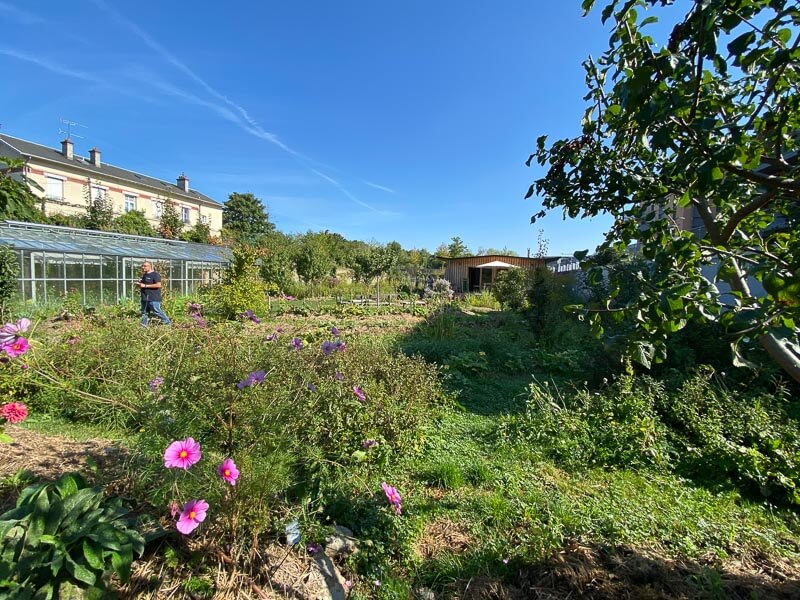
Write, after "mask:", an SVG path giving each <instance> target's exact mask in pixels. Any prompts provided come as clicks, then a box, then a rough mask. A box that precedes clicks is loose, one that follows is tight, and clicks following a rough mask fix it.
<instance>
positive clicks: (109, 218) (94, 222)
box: [83, 183, 114, 231]
mask: <svg viewBox="0 0 800 600" xmlns="http://www.w3.org/2000/svg"><path fill="white" fill-rule="evenodd" d="M84 196H85V197H86V214H85V215H84V216H83V226H84V227H86V229H94V230H96V231H111V229H112V225H113V223H114V203H113V202H112V201H111V198H109V197H108V192H106V191H105V190H104V189H101V188H95V187H92V186H90V185H89V184H88V183H87V184H86V187H85V190H84Z"/></svg>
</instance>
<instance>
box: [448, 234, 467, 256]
mask: <svg viewBox="0 0 800 600" xmlns="http://www.w3.org/2000/svg"><path fill="white" fill-rule="evenodd" d="M447 255H448V256H449V257H450V258H458V257H459V256H468V255H469V248H467V245H466V244H465V243H464V242H463V241H462V240H461V238H460V237H458V236H455V237H454V238H452V239H451V240H450V244H449V245H448V246H447Z"/></svg>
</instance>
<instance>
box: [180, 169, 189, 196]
mask: <svg viewBox="0 0 800 600" xmlns="http://www.w3.org/2000/svg"><path fill="white" fill-rule="evenodd" d="M178 187H179V188H180V189H181V191H184V192H188V191H189V178H188V177H187V176H186V173H181V176H180V177H178Z"/></svg>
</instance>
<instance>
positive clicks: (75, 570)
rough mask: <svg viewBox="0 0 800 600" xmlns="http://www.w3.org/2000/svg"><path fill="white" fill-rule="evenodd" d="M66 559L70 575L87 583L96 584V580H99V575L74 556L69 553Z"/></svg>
mask: <svg viewBox="0 0 800 600" xmlns="http://www.w3.org/2000/svg"><path fill="white" fill-rule="evenodd" d="M65 559H66V560H65V562H66V565H67V572H68V573H69V574H70V575H72V576H73V577H74V578H75V579H77V580H78V581H82V582H83V583H85V584H87V585H94V583H95V581H97V576H96V575H95V574H94V573H93V572H92V571H91V570H90V569H88V568H87V567H86V566H85V565H82V564H80V563H79V562H77V561H74V560H72V557H71V556H69V555H67V556H66V557H65Z"/></svg>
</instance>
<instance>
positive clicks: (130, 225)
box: [111, 210, 156, 237]
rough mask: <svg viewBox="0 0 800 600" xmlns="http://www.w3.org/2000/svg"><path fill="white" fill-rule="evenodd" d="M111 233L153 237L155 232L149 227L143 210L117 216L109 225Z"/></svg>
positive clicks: (130, 211)
mask: <svg viewBox="0 0 800 600" xmlns="http://www.w3.org/2000/svg"><path fill="white" fill-rule="evenodd" d="M111 229H112V230H113V231H118V232H119V233H127V234H129V235H144V236H149V237H155V235H156V230H155V229H153V226H152V225H150V222H149V221H148V220H147V217H145V216H144V211H143V210H129V211H128V212H126V213H125V214H122V215H120V216H118V217H117V218H116V219H114V222H113V223H112V224H111Z"/></svg>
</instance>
